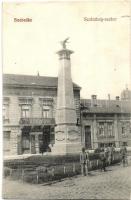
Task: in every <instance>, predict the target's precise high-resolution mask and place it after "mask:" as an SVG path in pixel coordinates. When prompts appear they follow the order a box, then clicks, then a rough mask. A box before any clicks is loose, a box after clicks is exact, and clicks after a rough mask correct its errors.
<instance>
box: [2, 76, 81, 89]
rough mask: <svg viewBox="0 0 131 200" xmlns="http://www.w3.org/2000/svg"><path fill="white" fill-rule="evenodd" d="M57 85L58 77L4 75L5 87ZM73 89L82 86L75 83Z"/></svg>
mask: <svg viewBox="0 0 131 200" xmlns="http://www.w3.org/2000/svg"><path fill="white" fill-rule="evenodd" d="M57 84H58V77H49V76H33V75H20V74H3V85H12V86H35V85H36V86H42V87H57ZM73 87H74V88H76V89H80V86H78V85H77V84H75V83H73Z"/></svg>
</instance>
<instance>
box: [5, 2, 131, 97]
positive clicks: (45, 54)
mask: <svg viewBox="0 0 131 200" xmlns="http://www.w3.org/2000/svg"><path fill="white" fill-rule="evenodd" d="M130 15H131V14H130V3H129V1H126V0H124V1H118V0H117V1H109V2H107V1H86V2H83V1H82V2H52V3H51V2H37V3H33V2H27V3H13V2H11V3H3V39H2V41H3V46H2V49H3V73H12V74H27V75H37V73H38V71H39V74H40V75H41V76H57V75H58V67H59V60H58V55H57V54H56V52H57V51H58V50H60V49H61V45H60V41H61V40H64V39H65V38H66V37H70V39H69V43H68V44H67V47H68V49H70V50H73V51H74V53H73V54H72V55H71V71H72V80H73V82H75V83H77V84H78V85H79V86H81V88H82V89H81V97H82V98H90V97H91V95H92V94H96V95H97V97H98V98H101V99H103V98H104V99H107V98H108V94H110V96H111V98H112V99H114V98H115V96H119V95H120V93H121V91H122V90H123V89H125V87H126V85H128V87H129V88H130V83H131V81H130V79H131V59H130V53H131V51H130V50H131V41H130V35H131V30H130V27H131V21H130ZM91 17H92V18H95V17H97V18H99V17H101V18H110V17H112V18H115V19H116V20H115V21H103V22H101V21H84V19H85V18H91ZM14 18H18V19H20V18H24V19H25V18H30V19H32V22H14Z"/></svg>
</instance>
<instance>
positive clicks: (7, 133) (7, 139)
mask: <svg viewBox="0 0 131 200" xmlns="http://www.w3.org/2000/svg"><path fill="white" fill-rule="evenodd" d="M3 135H4V152H5V153H7V152H9V151H10V131H4V132H3Z"/></svg>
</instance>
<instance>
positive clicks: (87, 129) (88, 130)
mask: <svg viewBox="0 0 131 200" xmlns="http://www.w3.org/2000/svg"><path fill="white" fill-rule="evenodd" d="M85 148H87V149H91V127H90V126H85Z"/></svg>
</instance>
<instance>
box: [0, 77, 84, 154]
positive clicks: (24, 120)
mask: <svg viewBox="0 0 131 200" xmlns="http://www.w3.org/2000/svg"><path fill="white" fill-rule="evenodd" d="M57 82H58V79H57V78H55V77H42V76H25V75H13V74H5V75H3V137H4V139H3V141H4V145H3V146H4V153H5V155H20V154H36V153H40V152H41V147H42V148H44V150H45V151H47V148H48V146H49V145H52V146H53V144H54V142H55V134H54V128H55V110H56V102H57ZM73 91H74V100H75V109H76V113H77V118H80V109H79V106H80V87H79V86H78V85H76V84H73Z"/></svg>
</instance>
